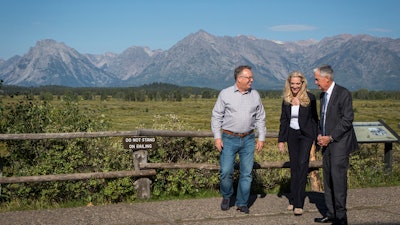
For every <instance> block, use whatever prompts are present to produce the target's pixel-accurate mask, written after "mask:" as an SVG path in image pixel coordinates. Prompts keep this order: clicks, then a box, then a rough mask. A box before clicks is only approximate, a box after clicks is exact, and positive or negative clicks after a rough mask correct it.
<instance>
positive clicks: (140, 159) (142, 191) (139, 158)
mask: <svg viewBox="0 0 400 225" xmlns="http://www.w3.org/2000/svg"><path fill="white" fill-rule="evenodd" d="M147 155H148V152H147V151H146V150H138V151H134V152H133V165H134V168H135V170H136V171H139V170H140V164H141V163H143V164H147ZM133 184H134V186H135V189H136V191H137V197H138V198H139V199H149V198H150V197H151V192H150V185H151V180H150V179H149V178H139V179H137V180H136V181H135V182H134V183H133Z"/></svg>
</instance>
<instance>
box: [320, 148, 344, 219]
mask: <svg viewBox="0 0 400 225" xmlns="http://www.w3.org/2000/svg"><path fill="white" fill-rule="evenodd" d="M348 168H349V156H348V155H344V154H342V153H338V152H337V151H331V150H330V148H329V146H328V148H325V149H324V150H323V171H324V172H323V174H324V197H325V203H326V206H327V208H328V214H327V216H329V217H332V218H337V219H346V218H347V209H346V198H347V170H348Z"/></svg>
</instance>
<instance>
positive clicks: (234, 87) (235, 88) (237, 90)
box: [233, 84, 251, 94]
mask: <svg viewBox="0 0 400 225" xmlns="http://www.w3.org/2000/svg"><path fill="white" fill-rule="evenodd" d="M233 91H234V92H240V91H239V88H238V87H237V85H236V84H235V85H233ZM250 92H251V88H249V89H248V90H247V91H245V92H244V93H243V94H247V93H250Z"/></svg>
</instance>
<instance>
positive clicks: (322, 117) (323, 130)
mask: <svg viewBox="0 0 400 225" xmlns="http://www.w3.org/2000/svg"><path fill="white" fill-rule="evenodd" d="M327 100H328V93H326V92H325V93H324V102H323V105H322V113H321V120H322V121H321V122H322V136H325V117H326V105H327Z"/></svg>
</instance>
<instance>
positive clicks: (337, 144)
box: [314, 65, 357, 225]
mask: <svg viewBox="0 0 400 225" xmlns="http://www.w3.org/2000/svg"><path fill="white" fill-rule="evenodd" d="M314 78H315V84H316V85H317V86H318V88H319V89H320V90H321V91H322V93H321V95H320V103H321V104H320V105H321V107H320V118H321V120H320V124H319V125H320V129H319V131H318V132H319V133H318V137H317V141H318V145H319V146H321V147H322V154H323V174H324V197H325V203H326V206H327V208H328V212H327V214H326V215H325V216H324V217H322V218H315V222H318V223H331V222H332V223H333V224H346V225H347V209H346V198H347V170H348V168H349V156H350V153H351V152H353V151H354V150H355V149H357V139H356V135H355V132H354V128H353V120H354V112H353V102H352V97H351V93H350V91H348V90H347V89H346V88H344V87H342V86H339V85H337V84H336V83H335V82H334V79H333V69H332V67H331V66H330V65H323V66H320V67H318V68H315V69H314Z"/></svg>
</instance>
